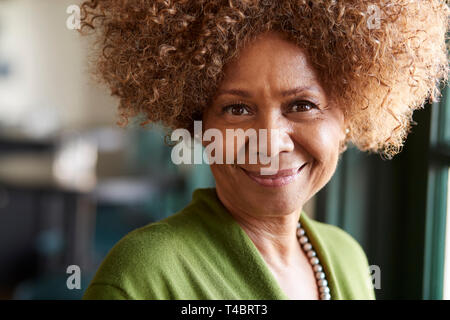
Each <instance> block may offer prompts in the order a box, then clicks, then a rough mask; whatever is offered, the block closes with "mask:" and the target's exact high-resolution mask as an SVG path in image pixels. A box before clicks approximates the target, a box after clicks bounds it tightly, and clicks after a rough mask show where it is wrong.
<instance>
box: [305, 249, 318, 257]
mask: <svg viewBox="0 0 450 320" xmlns="http://www.w3.org/2000/svg"><path fill="white" fill-rule="evenodd" d="M306 255H307V256H308V258H312V257H315V256H316V252H315V251H314V250H309V251H308V253H307V254H306Z"/></svg>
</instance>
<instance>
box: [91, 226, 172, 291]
mask: <svg viewBox="0 0 450 320" xmlns="http://www.w3.org/2000/svg"><path fill="white" fill-rule="evenodd" d="M179 245H180V241H179V239H178V237H177V235H176V233H174V232H173V230H172V228H171V226H170V225H168V224H166V223H160V222H157V223H151V224H149V225H146V226H144V227H141V228H138V229H136V230H134V231H132V232H130V233H128V234H127V235H126V236H124V237H123V238H122V239H121V240H120V241H119V242H117V243H116V244H115V245H114V247H113V248H112V249H111V250H110V251H109V252H108V254H107V256H106V257H105V258H104V260H103V261H102V263H101V264H100V267H99V268H98V270H97V272H96V274H95V276H94V278H93V279H92V281H91V283H90V284H89V287H88V288H87V289H86V292H85V294H84V296H83V299H141V298H142V297H144V296H145V297H154V298H155V299H158V298H159V297H161V298H165V294H166V293H164V292H161V290H163V287H164V284H163V283H162V280H161V279H162V275H163V274H164V273H166V272H167V271H170V269H171V268H172V266H174V265H176V264H175V263H174V262H175V259H177V248H179Z"/></svg>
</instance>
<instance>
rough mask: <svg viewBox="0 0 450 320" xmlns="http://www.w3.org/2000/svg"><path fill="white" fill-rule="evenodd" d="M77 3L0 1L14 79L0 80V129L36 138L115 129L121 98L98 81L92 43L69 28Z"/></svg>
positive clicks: (1, 42) (2, 38)
mask: <svg viewBox="0 0 450 320" xmlns="http://www.w3.org/2000/svg"><path fill="white" fill-rule="evenodd" d="M77 3H78V1H77V0H6V1H5V0H4V1H0V57H3V60H6V61H9V62H10V63H11V71H12V72H11V75H10V77H8V78H0V126H5V125H8V126H15V127H17V126H19V127H22V128H24V129H25V130H27V131H31V132H32V135H34V136H36V135H39V134H41V133H42V134H43V135H44V134H45V133H47V132H49V131H51V130H52V129H55V128H60V129H62V128H63V129H76V130H80V129H83V128H86V127H92V126H97V125H114V122H115V115H116V108H117V100H116V99H113V98H111V97H110V96H109V93H108V91H107V89H106V88H104V87H100V85H97V84H95V83H93V81H92V80H91V79H90V77H89V75H88V73H87V71H86V69H87V64H86V55H87V53H86V52H87V51H86V46H87V45H88V43H87V42H86V40H85V39H82V38H81V37H80V36H79V34H78V33H77V32H76V31H73V30H69V29H68V28H67V27H66V20H67V19H68V17H69V15H68V14H67V13H66V8H67V7H68V6H69V5H71V4H77Z"/></svg>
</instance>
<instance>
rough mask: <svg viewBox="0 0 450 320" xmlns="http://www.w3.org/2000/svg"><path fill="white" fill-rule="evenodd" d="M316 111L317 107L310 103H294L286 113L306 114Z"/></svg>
mask: <svg viewBox="0 0 450 320" xmlns="http://www.w3.org/2000/svg"><path fill="white" fill-rule="evenodd" d="M313 109H318V106H317V105H316V104H314V103H312V102H310V101H303V100H301V101H295V102H293V103H291V104H290V105H289V107H288V112H307V111H311V110H313Z"/></svg>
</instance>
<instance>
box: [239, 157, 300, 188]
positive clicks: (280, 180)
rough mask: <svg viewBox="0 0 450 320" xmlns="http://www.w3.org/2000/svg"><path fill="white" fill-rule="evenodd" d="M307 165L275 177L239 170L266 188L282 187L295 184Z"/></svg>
mask: <svg viewBox="0 0 450 320" xmlns="http://www.w3.org/2000/svg"><path fill="white" fill-rule="evenodd" d="M307 164H308V163H307V162H306V163H304V164H303V165H302V166H300V167H298V168H293V169H286V170H280V171H278V172H277V173H276V174H273V175H261V174H260V173H259V172H258V173H257V172H253V171H248V170H245V169H244V168H242V167H239V168H240V169H242V171H244V172H245V174H246V175H247V176H248V177H249V178H250V179H252V180H253V181H255V182H256V183H258V184H260V185H262V186H264V187H281V186H284V185H287V184H289V183H291V182H293V181H294V180H295V179H296V178H297V177H298V176H299V175H300V172H301V171H302V170H303V168H304V167H305V166H306V165H307Z"/></svg>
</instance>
